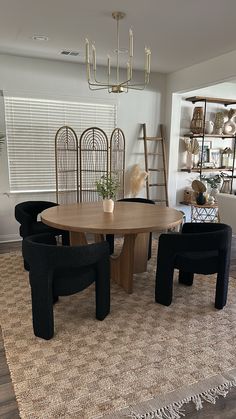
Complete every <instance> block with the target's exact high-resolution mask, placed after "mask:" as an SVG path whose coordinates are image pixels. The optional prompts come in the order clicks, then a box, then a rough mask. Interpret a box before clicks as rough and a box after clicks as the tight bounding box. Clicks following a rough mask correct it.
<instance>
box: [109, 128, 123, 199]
mask: <svg viewBox="0 0 236 419" xmlns="http://www.w3.org/2000/svg"><path fill="white" fill-rule="evenodd" d="M110 174H111V175H112V174H116V175H117V177H118V180H119V183H120V188H119V191H118V194H117V199H121V198H124V183H125V135H124V133H123V131H122V130H121V129H120V128H115V129H114V130H113V132H112V134H111V138H110Z"/></svg>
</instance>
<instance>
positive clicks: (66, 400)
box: [0, 253, 236, 419]
mask: <svg viewBox="0 0 236 419" xmlns="http://www.w3.org/2000/svg"><path fill="white" fill-rule="evenodd" d="M155 263H156V255H155V254H154V257H153V259H152V260H151V261H150V263H149V267H148V272H147V273H144V274H139V275H136V276H135V281H134V292H133V294H132V295H128V294H126V293H125V292H124V291H123V290H122V289H120V288H119V287H118V286H117V285H116V284H112V294H111V313H110V315H109V316H108V317H107V318H106V319H105V320H104V321H103V322H99V321H97V320H96V319H95V302H94V288H93V286H91V287H90V288H89V289H87V290H85V291H84V292H82V293H79V294H77V295H74V296H71V297H64V298H60V301H59V303H57V304H56V305H55V309H54V316H55V336H54V338H53V339H52V340H50V341H44V340H41V339H38V338H36V337H35V336H34V335H33V331H32V323H31V302H30V287H29V283H28V273H26V272H25V271H24V269H23V264H22V258H21V255H20V254H19V253H7V254H3V255H0V266H1V270H0V286H1V295H0V322H1V326H2V331H3V337H4V344H5V349H6V355H7V361H8V365H9V368H10V371H11V376H12V381H13V384H14V389H15V393H16V398H17V401H18V405H19V410H20V415H21V418H23V419H24V418H27V419H46V418H50V419H52V418H53V419H54V418H68V419H69V418H73V419H75V418H79V419H91V418H97V417H101V416H105V415H110V416H109V417H110V418H112V417H114V418H115V417H118V416H116V414H115V413H114V414H113V413H112V412H117V411H119V410H120V409H123V408H127V407H129V406H135V405H136V404H137V403H139V404H140V403H141V402H144V401H147V400H149V399H153V398H154V397H156V396H157V395H159V394H163V393H168V392H171V391H173V390H177V389H181V388H183V387H185V386H189V385H191V384H194V383H196V382H198V381H199V380H204V379H206V378H208V377H212V376H214V375H216V374H222V373H223V372H225V371H227V370H230V369H232V368H234V367H235V366H236V351H235V346H236V284H235V280H234V279H232V280H231V281H230V286H229V296H228V304H227V306H226V308H225V309H224V310H221V311H218V310H215V308H214V294H215V277H214V276H209V277H201V276H197V277H196V279H195V281H194V285H193V286H192V287H185V286H183V285H179V284H178V282H177V279H175V285H174V300H173V303H172V305H171V306H170V307H164V306H161V305H159V304H155V302H154V279H155ZM219 384H220V383H219ZM219 389H220V387H219ZM223 390H224V386H223V387H222V394H223V393H224V391H223ZM199 391H200V390H199ZM223 395H224V394H223ZM213 396H214V395H213ZM178 400H179V399H178ZM176 401H177V400H176ZM149 409H150V407H149ZM153 409H154V410H155V406H154V405H153ZM132 410H135V408H134V409H133V408H129V409H126V410H125V411H124V414H123V413H122V411H121V414H120V415H119V417H125V416H126V415H127V414H129V413H130V412H131V411H132ZM133 417H137V418H144V417H145V418H148V417H157V418H162V417H166V416H161V414H160V415H159V416H157V415H156V416H151V415H149V416H148V415H146V416H145V415H142V414H141V413H140V414H139V413H137V414H135V413H133ZM167 417H170V418H171V417H175V418H178V417H179V416H167Z"/></svg>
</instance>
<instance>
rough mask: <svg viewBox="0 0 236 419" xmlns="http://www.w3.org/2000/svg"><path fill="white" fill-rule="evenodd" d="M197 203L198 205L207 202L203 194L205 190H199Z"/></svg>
mask: <svg viewBox="0 0 236 419" xmlns="http://www.w3.org/2000/svg"><path fill="white" fill-rule="evenodd" d="M196 203H197V204H198V205H204V204H205V203H206V198H205V196H204V195H203V192H198V195H197V197H196Z"/></svg>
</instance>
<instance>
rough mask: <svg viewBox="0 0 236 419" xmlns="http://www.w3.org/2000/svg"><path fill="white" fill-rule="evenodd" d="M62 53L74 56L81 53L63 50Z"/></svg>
mask: <svg viewBox="0 0 236 419" xmlns="http://www.w3.org/2000/svg"><path fill="white" fill-rule="evenodd" d="M61 55H72V56H73V57H77V56H78V55H79V52H78V51H66V50H63V51H61Z"/></svg>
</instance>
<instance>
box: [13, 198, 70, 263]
mask: <svg viewBox="0 0 236 419" xmlns="http://www.w3.org/2000/svg"><path fill="white" fill-rule="evenodd" d="M56 205H57V204H56V203H55V202H50V201H25V202H21V203H20V204H17V205H16V206H15V218H16V220H17V221H18V223H20V229H19V232H20V236H21V237H22V238H23V239H24V238H25V237H27V236H31V235H33V234H40V233H52V234H54V235H55V236H59V235H61V236H62V243H63V244H69V233H68V232H67V231H63V230H58V229H56V228H53V227H49V226H47V225H46V224H44V223H42V221H38V219H37V218H38V215H39V214H40V213H41V212H42V211H44V210H45V209H48V208H50V207H54V206H56ZM24 266H25V269H27V270H28V267H27V265H26V263H25V261H24Z"/></svg>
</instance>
